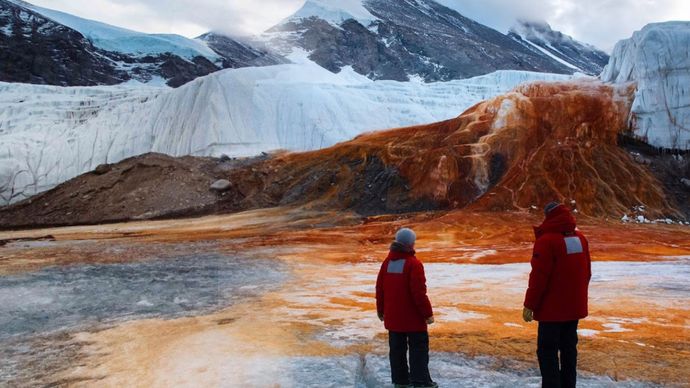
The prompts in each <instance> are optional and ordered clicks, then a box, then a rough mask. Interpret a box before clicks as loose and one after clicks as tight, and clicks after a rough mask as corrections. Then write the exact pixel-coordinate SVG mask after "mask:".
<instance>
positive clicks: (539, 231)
mask: <svg viewBox="0 0 690 388" xmlns="http://www.w3.org/2000/svg"><path fill="white" fill-rule="evenodd" d="M576 227H577V224H576V222H575V217H573V215H572V213H570V210H568V208H567V207H565V206H564V205H559V206H558V207H557V208H555V209H553V210H551V211H550V212H549V213H548V214H547V215H546V219H544V222H542V224H541V225H539V226H535V227H534V235H535V236H536V237H537V238H539V237H540V236H541V235H543V234H545V233H573V232H575V228H576Z"/></svg>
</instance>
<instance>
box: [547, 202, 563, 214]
mask: <svg viewBox="0 0 690 388" xmlns="http://www.w3.org/2000/svg"><path fill="white" fill-rule="evenodd" d="M559 206H561V204H560V203H559V202H556V201H554V202H551V203H549V204H548V205H546V206H545V207H544V215H547V214H549V213H551V211H552V210H553V209H555V208H557V207H559Z"/></svg>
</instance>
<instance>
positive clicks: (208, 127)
mask: <svg viewBox="0 0 690 388" xmlns="http://www.w3.org/2000/svg"><path fill="white" fill-rule="evenodd" d="M568 78H570V76H564V75H554V74H544V73H529V72H520V71H502V72H496V73H492V74H489V75H486V76H481V77H476V78H471V79H466V80H457V81H452V82H445V83H430V84H424V83H414V82H396V81H371V80H369V79H368V78H366V77H364V76H361V75H359V74H357V73H355V72H354V71H353V70H352V69H351V68H345V69H343V71H341V72H340V73H339V74H333V73H331V72H329V71H327V70H325V69H324V68H322V67H320V66H318V65H316V64H314V63H313V62H310V61H305V62H304V63H298V64H286V65H278V66H269V67H261V68H243V69H229V70H224V71H220V72H217V73H214V74H211V75H209V76H206V77H202V78H199V79H196V80H195V81H193V82H190V83H189V84H187V85H184V86H183V87H180V88H178V89H164V88H136V87H126V86H103V87H70V88H64V87H55V86H40V85H28V84H9V83H0V196H1V197H0V203H2V204H6V203H11V202H15V201H18V200H21V199H24V198H26V197H28V196H31V195H33V194H36V193H38V192H41V191H44V190H47V189H50V188H52V187H53V186H55V185H57V184H59V183H61V182H63V181H65V180H68V179H70V178H73V177H75V176H77V175H79V174H82V173H84V172H86V171H90V170H92V169H94V168H95V167H96V166H97V165H99V164H102V163H114V162H117V161H120V160H122V159H125V158H127V157H131V156H135V155H140V154H143V153H146V152H160V153H165V154H169V155H173V156H181V155H198V156H219V155H221V154H226V155H229V156H250V155H256V154H258V153H260V152H264V151H271V150H277V149H288V150H295V151H303V150H312V149H318V148H322V147H327V146H330V145H333V144H335V143H337V142H340V141H344V140H348V139H350V138H352V137H354V136H356V135H358V134H361V133H363V132H364V131H371V130H376V129H385V128H394V127H400V126H407V125H413V124H421V123H429V122H435V121H440V120H444V119H449V118H452V117H456V116H457V115H458V114H460V113H462V112H463V111H464V110H465V109H467V108H468V107H470V106H471V105H473V104H475V103H477V102H479V101H481V100H484V99H487V98H490V97H493V96H495V95H498V94H501V93H504V92H506V91H508V90H510V89H512V88H513V87H515V86H517V85H518V84H520V83H523V82H527V81H535V80H565V79H568Z"/></svg>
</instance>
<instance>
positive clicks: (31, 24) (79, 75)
mask: <svg viewBox="0 0 690 388" xmlns="http://www.w3.org/2000/svg"><path fill="white" fill-rule="evenodd" d="M231 45H234V46H233V47H232V49H229V47H230V46H231ZM210 46H213V47H216V48H217V49H218V51H214V49H212V48H211V47H210ZM0 49H2V50H1V51H2V52H1V53H0V59H2V64H0V80H1V81H10V82H31V83H39V84H51V85H61V86H81V85H104V84H105V85H110V84H117V83H122V82H125V81H128V80H136V81H139V82H141V83H156V84H161V85H162V84H164V83H166V84H167V85H169V86H173V87H176V86H180V85H183V84H185V83H187V82H189V81H191V80H193V79H195V78H197V77H199V76H203V75H207V74H210V73H212V72H215V71H218V70H220V69H223V68H235V67H243V66H259V65H272V64H277V63H284V62H285V60H284V59H282V58H280V57H279V56H277V55H274V54H270V53H268V52H267V51H265V50H264V51H262V50H259V49H255V48H253V47H250V46H248V45H247V44H244V43H240V42H236V41H234V40H233V39H232V38H229V37H223V39H222V41H221V42H220V43H217V42H216V40H208V39H188V38H185V37H183V36H180V35H173V34H144V33H141V32H136V31H131V30H127V29H124V28H119V27H115V26H111V25H108V24H105V23H101V22H96V21H93V20H87V19H83V18H79V17H76V16H73V15H70V14H67V13H64V12H59V11H54V10H50V9H46V8H42V7H37V6H34V5H32V4H29V3H26V2H24V1H21V0H0ZM257 57H258V58H259V60H248V58H257ZM23 64H26V65H23Z"/></svg>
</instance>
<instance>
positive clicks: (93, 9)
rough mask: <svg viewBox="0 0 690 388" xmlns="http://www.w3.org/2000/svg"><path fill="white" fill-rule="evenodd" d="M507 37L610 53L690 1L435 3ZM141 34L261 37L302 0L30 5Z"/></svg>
mask: <svg viewBox="0 0 690 388" xmlns="http://www.w3.org/2000/svg"><path fill="white" fill-rule="evenodd" d="M333 1H337V0H333ZM437 1H439V2H441V3H443V4H445V5H447V6H450V7H452V8H455V9H456V10H458V11H459V12H460V13H462V14H464V15H465V16H468V17H470V18H473V19H475V20H477V21H479V22H481V23H483V24H486V25H488V26H491V27H493V28H496V29H498V30H499V31H501V32H506V31H507V30H508V28H509V27H510V26H511V25H512V24H513V22H514V21H515V20H516V19H517V18H526V19H532V20H546V21H547V22H549V23H550V24H551V26H552V27H553V28H554V29H557V30H560V31H562V32H564V33H566V34H568V35H571V36H573V37H575V38H576V39H578V40H581V41H584V42H587V43H591V44H594V45H595V46H597V47H600V48H602V49H604V50H606V51H610V50H611V49H612V48H613V45H614V44H615V43H616V42H617V41H618V40H620V39H624V38H627V37H629V36H630V35H631V34H632V33H633V31H635V30H639V29H640V28H642V27H643V26H644V25H645V24H647V23H650V22H659V21H667V20H690V0H519V1H516V0H437ZM29 2H32V3H34V4H36V5H40V6H43V7H48V8H53V9H58V10H61V11H65V12H68V13H72V14H75V15H78V16H81V17H85V18H89V19H96V20H99V21H103V22H106V23H110V24H114V25H117V26H121V27H126V28H130V29H134V30H138V31H143V32H165V33H177V34H181V35H185V36H188V37H195V36H198V35H200V34H202V33H204V32H206V31H208V30H211V29H213V30H220V31H225V32H230V33H235V34H252V33H258V32H261V31H263V30H265V29H266V28H268V27H270V26H272V25H274V24H275V23H277V22H279V21H280V20H281V19H283V18H285V17H287V16H289V15H290V14H292V13H293V12H295V11H296V10H297V9H298V8H299V7H300V6H301V5H302V4H303V3H304V0H29Z"/></svg>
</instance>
